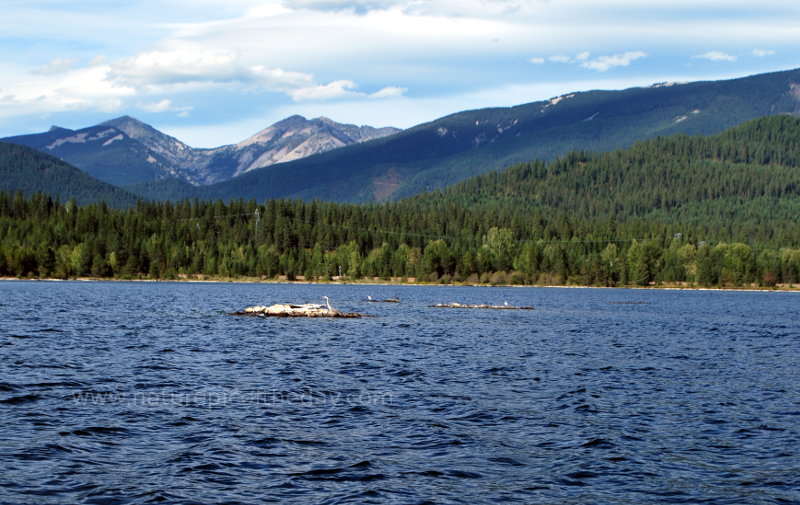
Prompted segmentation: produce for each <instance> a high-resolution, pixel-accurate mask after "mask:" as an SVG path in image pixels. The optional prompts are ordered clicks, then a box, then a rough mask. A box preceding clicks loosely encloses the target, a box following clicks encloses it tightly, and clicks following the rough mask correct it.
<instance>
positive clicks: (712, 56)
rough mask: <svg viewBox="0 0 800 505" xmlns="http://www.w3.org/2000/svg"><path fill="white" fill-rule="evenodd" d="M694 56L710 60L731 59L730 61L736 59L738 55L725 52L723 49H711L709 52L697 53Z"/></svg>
mask: <svg viewBox="0 0 800 505" xmlns="http://www.w3.org/2000/svg"><path fill="white" fill-rule="evenodd" d="M693 58H698V59H703V60H709V61H730V62H734V61H736V56H733V55H730V54H728V53H724V52H722V51H709V52H707V53H703V54H698V55H695V56H693Z"/></svg>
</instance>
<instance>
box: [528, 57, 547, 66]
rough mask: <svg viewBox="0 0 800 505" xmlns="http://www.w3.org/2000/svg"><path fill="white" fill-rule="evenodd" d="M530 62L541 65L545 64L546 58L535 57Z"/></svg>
mask: <svg viewBox="0 0 800 505" xmlns="http://www.w3.org/2000/svg"><path fill="white" fill-rule="evenodd" d="M528 61H530V62H531V63H533V64H534V65H541V64H542V63H544V58H542V57H539V56H534V57H533V58H531V59H529V60H528Z"/></svg>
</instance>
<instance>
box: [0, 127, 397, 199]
mask: <svg viewBox="0 0 800 505" xmlns="http://www.w3.org/2000/svg"><path fill="white" fill-rule="evenodd" d="M398 131H399V130H398V129H396V128H372V127H370V126H355V125H346V124H339V123H336V122H334V121H331V120H330V119H327V118H317V119H312V120H307V119H305V118H303V117H301V116H292V117H290V118H287V119H285V120H283V121H280V122H278V123H275V124H274V125H272V126H270V127H269V128H267V129H265V130H263V131H261V132H259V133H257V134H256V135H254V136H252V137H250V138H248V139H246V140H244V141H242V142H240V143H239V144H235V145H228V146H222V147H218V148H214V149H195V148H193V147H190V146H188V145H186V144H184V143H183V142H181V141H179V140H177V139H175V138H174V137H171V136H169V135H166V134H164V133H162V132H160V131H158V130H156V129H155V128H153V127H152V126H150V125H147V124H145V123H143V122H141V121H139V120H137V119H135V118H132V117H129V116H123V117H120V118H117V119H113V120H110V121H105V122H103V123H100V124H98V125H96V126H91V127H88V128H83V129H80V130H68V129H65V128H58V127H53V128H51V129H50V131H48V132H44V133H37V134H31V135H20V136H16V137H9V138H6V139H3V140H6V141H8V142H13V143H17V144H23V145H27V146H30V147H33V148H35V149H38V150H40V151H42V152H46V153H48V154H53V155H55V156H58V157H59V158H61V159H64V160H65V161H68V162H69V163H71V164H73V165H75V166H77V167H79V168H81V169H83V170H85V171H86V172H88V173H89V174H91V175H92V176H94V177H96V178H98V179H101V180H104V181H106V182H110V183H112V184H116V185H121V186H125V185H129V184H136V183H140V182H145V181H154V180H161V179H181V180H183V181H186V182H188V183H190V184H194V185H202V184H212V183H215V182H220V181H225V180H227V179H230V178H232V177H235V176H237V175H240V174H242V173H246V172H248V171H250V170H253V169H255V168H261V167H266V166H270V165H272V164H275V163H281V162H284V161H291V160H296V159H300V158H303V157H305V156H310V155H313V154H317V153H321V152H325V151H329V150H331V149H336V148H338V147H342V146H346V145H350V144H354V143H359V142H364V141H367V140H370V139H373V138H379V137H382V136H386V135H391V134H393V133H396V132H398Z"/></svg>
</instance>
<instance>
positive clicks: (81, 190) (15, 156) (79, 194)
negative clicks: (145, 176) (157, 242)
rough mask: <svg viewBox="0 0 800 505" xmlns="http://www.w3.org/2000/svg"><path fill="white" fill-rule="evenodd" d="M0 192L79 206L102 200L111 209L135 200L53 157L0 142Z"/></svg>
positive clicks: (133, 197)
mask: <svg viewBox="0 0 800 505" xmlns="http://www.w3.org/2000/svg"><path fill="white" fill-rule="evenodd" d="M0 191H8V192H13V191H21V192H22V193H24V194H26V195H32V194H34V193H46V194H49V195H53V196H58V197H59V198H61V199H62V200H63V201H67V200H69V199H71V198H74V199H75V200H76V202H77V203H79V204H81V205H83V204H87V203H92V202H100V201H103V202H106V203H107V204H108V205H110V206H112V207H126V206H130V205H133V204H134V203H135V202H136V199H137V197H136V196H134V195H133V194H131V193H129V192H127V191H125V190H122V189H120V188H118V187H116V186H112V185H111V184H107V183H105V182H101V181H98V180H97V179H94V178H92V177H91V176H90V175H89V174H87V173H85V172H82V171H80V170H78V169H77V168H75V167H73V166H72V165H69V164H68V163H66V162H64V161H61V160H60V159H58V158H56V157H54V156H50V155H48V154H44V153H41V152H39V151H37V150H35V149H32V148H30V147H26V146H22V145H18V144H10V143H8V142H0Z"/></svg>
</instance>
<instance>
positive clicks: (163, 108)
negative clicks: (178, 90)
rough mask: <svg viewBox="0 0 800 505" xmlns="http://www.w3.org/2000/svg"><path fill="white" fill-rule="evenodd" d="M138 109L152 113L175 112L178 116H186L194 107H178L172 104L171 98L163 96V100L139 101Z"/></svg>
mask: <svg viewBox="0 0 800 505" xmlns="http://www.w3.org/2000/svg"><path fill="white" fill-rule="evenodd" d="M138 107H139V109H141V110H143V111H145V112H150V113H153V114H157V113H161V112H177V113H178V115H179V116H181V117H186V116H188V115H189V112H190V111H192V110H193V109H194V107H191V106H182V107H178V106H175V105H173V104H172V100H170V99H168V98H164V99H163V100H159V101H158V102H143V103H139V105H138Z"/></svg>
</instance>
